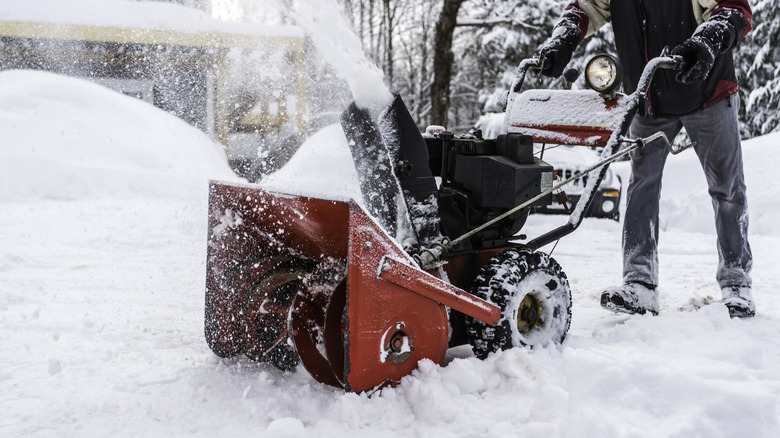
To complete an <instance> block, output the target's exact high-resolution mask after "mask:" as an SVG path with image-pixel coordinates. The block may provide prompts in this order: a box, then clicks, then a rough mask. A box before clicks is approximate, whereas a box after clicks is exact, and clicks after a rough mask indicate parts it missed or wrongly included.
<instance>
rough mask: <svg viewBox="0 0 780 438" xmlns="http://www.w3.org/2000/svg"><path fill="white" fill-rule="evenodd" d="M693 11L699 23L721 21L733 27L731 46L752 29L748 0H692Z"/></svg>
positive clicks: (751, 16)
mask: <svg viewBox="0 0 780 438" xmlns="http://www.w3.org/2000/svg"><path fill="white" fill-rule="evenodd" d="M692 1H693V13H694V15H695V16H696V21H697V22H698V23H699V24H702V23H704V22H705V21H711V20H715V21H721V22H724V23H728V24H729V25H730V26H732V27H733V29H734V32H735V36H736V38H735V39H734V41H732V42H731V44H730V45H729V47H730V48H731V47H733V46H734V45H736V43H737V42H739V41H740V40H741V39H742V38H744V37H745V35H747V34H748V33H749V32H750V31H751V30H753V23H752V20H753V11H752V9H751V8H750V4H749V3H748V0H692Z"/></svg>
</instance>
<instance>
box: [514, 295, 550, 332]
mask: <svg viewBox="0 0 780 438" xmlns="http://www.w3.org/2000/svg"><path fill="white" fill-rule="evenodd" d="M542 310H543V309H542V302H541V301H539V299H538V298H537V297H536V295H534V294H530V293H529V294H527V295H526V296H525V297H523V301H521V302H520V306H519V307H518V309H517V331H518V332H520V334H522V335H527V334H528V333H531V331H533V330H534V329H535V328H537V327H540V326H542V325H543V324H544V321H543V319H542Z"/></svg>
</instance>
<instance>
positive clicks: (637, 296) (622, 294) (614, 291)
mask: <svg viewBox="0 0 780 438" xmlns="http://www.w3.org/2000/svg"><path fill="white" fill-rule="evenodd" d="M601 307H603V308H605V309H607V310H611V311H613V312H622V313H630V314H634V313H638V314H640V315H644V314H645V313H647V312H650V313H652V314H653V315H658V309H659V307H660V304H659V302H658V291H657V290H656V288H655V286H653V285H649V284H645V283H639V282H628V283H626V284H624V285H622V286H616V287H610V288H608V289H606V290H605V291H604V292H602V293H601Z"/></svg>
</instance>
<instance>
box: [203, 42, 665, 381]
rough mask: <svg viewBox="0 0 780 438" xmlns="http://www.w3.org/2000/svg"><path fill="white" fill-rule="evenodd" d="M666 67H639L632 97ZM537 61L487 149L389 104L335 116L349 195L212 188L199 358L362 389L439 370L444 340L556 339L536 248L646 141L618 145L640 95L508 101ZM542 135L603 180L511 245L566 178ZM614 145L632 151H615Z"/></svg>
mask: <svg viewBox="0 0 780 438" xmlns="http://www.w3.org/2000/svg"><path fill="white" fill-rule="evenodd" d="M671 61H672V60H671V59H670V58H658V59H657V60H653V61H651V63H650V64H649V67H648V68H649V70H647V71H646V73H645V74H644V75H643V79H644V85H640V87H641V88H639V90H646V89H647V85H648V84H649V80H650V78H651V77H652V72H653V71H654V70H655V69H656V68H658V67H659V66H671V65H672V62H671ZM535 65H536V64H535V61H534V60H527V61H524V62H523V63H522V64H521V65H520V67H519V69H518V75H517V79H516V82H515V84H514V85H513V88H512V90H511V92H510V94H509V98H508V108H507V115H506V120H505V126H504V132H503V134H502V135H501V136H500V137H499V138H498V139H494V140H488V139H481V138H476V137H474V136H455V135H453V134H451V133H448V132H446V131H443V132H438V133H435V134H432V135H427V136H425V137H423V136H422V135H421V134H420V133H419V131H418V130H417V127H416V125H415V124H414V121H413V120H412V117H411V116H410V115H409V113H408V111H407V110H406V107H405V106H404V105H403V102H402V101H401V100H400V98H398V97H397V96H396V98H395V100H394V101H393V102H392V104H391V105H390V106H389V107H388V108H387V109H386V110H385V111H384V112H383V113H382V115H381V116H380V117H379V120H378V123H377V122H375V121H374V120H373V119H372V117H371V116H370V114H369V112H368V111H367V110H364V109H362V108H359V107H358V106H357V105H355V104H353V105H351V106H350V108H349V109H347V111H345V112H344V114H342V120H341V121H342V128H343V130H344V133H345V135H346V137H347V141H348V144H349V146H350V149H351V152H352V156H353V159H354V161H355V167H356V169H357V170H358V175H359V177H360V184H361V191H362V194H363V199H362V200H345V199H318V198H312V197H306V196H301V195H292V194H283V193H273V192H269V191H266V190H263V189H262V188H261V187H260V186H258V185H250V184H232V183H224V182H216V181H212V182H211V185H210V195H209V218H208V219H209V231H208V255H207V256H208V258H207V276H206V306H205V310H206V314H205V334H206V340H207V342H208V345H209V347H210V348H211V349H212V351H213V352H214V353H215V354H217V355H218V356H220V357H230V356H236V355H240V354H243V355H246V356H248V357H250V358H251V359H254V360H257V361H267V362H270V363H271V364H273V365H275V366H276V367H278V368H280V369H283V370H293V369H295V368H296V367H297V366H298V364H299V363H300V364H302V365H303V366H304V367H305V368H306V370H307V371H308V372H309V373H310V374H311V375H312V376H313V377H314V378H315V379H316V380H318V381H319V382H322V383H325V384H329V385H333V386H337V387H343V388H344V389H346V390H347V391H356V392H360V391H366V390H370V389H372V388H377V387H381V386H383V385H386V384H394V383H396V382H399V381H400V380H401V378H403V377H404V376H406V375H408V374H410V373H411V372H412V371H413V370H414V369H415V368H416V367H417V364H418V362H419V361H420V360H422V359H429V360H432V361H433V362H435V363H437V364H441V363H442V362H443V360H444V357H445V353H446V351H447V349H448V348H449V347H453V346H457V345H463V344H470V345H471V347H472V349H473V351H474V352H475V354H476V355H477V356H478V357H481V358H484V357H486V356H488V355H489V354H490V353H492V352H494V351H498V350H500V349H507V348H512V347H515V346H530V347H533V346H537V345H546V344H550V343H552V344H560V343H561V342H563V339H564V337H565V336H566V333H567V331H568V328H569V324H570V320H571V291H570V289H569V284H568V280H567V278H566V275H565V274H564V273H563V270H562V269H561V267H560V265H559V264H558V263H557V262H556V261H555V260H554V259H552V258H551V257H549V256H548V255H547V254H544V253H542V252H539V251H538V249H539V248H541V247H542V246H544V245H546V244H548V243H550V242H553V241H555V240H557V239H559V238H561V237H562V236H564V235H566V234H568V233H570V232H572V231H573V230H574V229H576V228H577V226H578V225H579V223H580V221H581V220H582V214H581V211H583V210H584V208H587V204H588V203H590V202H591V201H592V200H593V194H594V193H595V189H596V188H597V187H598V184H599V182H600V179H601V178H602V177H603V175H604V173H605V171H606V166H607V165H608V163H609V162H611V161H612V160H615V159H617V157H619V156H621V155H622V154H625V153H626V152H625V150H630V149H632V148H636V147H641V145H642V144H644V142H647V141H651V140H653V139H640V140H633V141H631V140H627V139H625V138H624V137H623V135H625V132H626V131H627V128H628V124H629V123H630V121H631V118H632V117H633V115H634V113H635V112H636V109H637V108H638V106H639V105H640V103H641V101H642V99H643V93H635V94H634V95H631V96H619V95H610V96H606V95H603V94H604V93H602V95H599V93H598V92H595V91H591V90H588V91H576V92H575V91H569V92H567V91H552V90H530V91H526V92H523V93H520V92H519V90H520V85H521V84H522V81H523V78H524V77H525V73H526V70H527V69H528V68H530V67H534V66H535ZM562 102H563V103H565V105H564V107H565V108H566V109H565V110H561V103H562ZM575 107H578V108H579V109H577V108H575ZM550 108H554V109H550ZM534 114H535V116H534ZM588 115H590V116H592V117H590V118H588V117H586V116H588ZM551 140H554V141H555V142H557V143H566V144H572V143H574V144H587V145H600V146H602V147H604V153H603V155H602V156H603V157H604V160H602V162H600V163H599V164H598V165H596V166H594V167H593V168H591V169H589V171H593V170H599V169H601V171H600V172H599V177H598V178H590V179H589V181H588V184H587V186H586V189H585V192H584V193H583V196H582V198H581V199H582V200H584V202H583V201H581V202H579V203H578V206H577V210H575V211H574V212H573V213H572V215H571V217H570V218H569V221H568V222H567V223H566V224H565V225H563V226H561V227H559V228H557V229H554V230H552V231H550V232H548V233H546V234H544V235H542V236H539V237H536V238H534V239H532V240H530V241H526V242H525V243H521V242H522V241H523V240H526V239H525V236H524V235H519V234H518V232H519V231H520V230H521V229H522V226H523V224H524V223H525V219H526V217H527V215H528V211H529V209H530V208H531V207H533V206H537V205H547V204H549V203H551V202H552V193H553V191H554V190H556V189H558V188H560V186H561V185H562V184H563V183H565V182H567V181H564V182H562V183H559V184H557V185H554V181H553V169H552V167H551V166H550V165H548V164H547V163H545V162H544V161H542V160H541V159H539V158H537V157H535V156H534V153H533V151H534V149H533V148H534V141H545V142H547V141H551ZM622 141H629V142H633V146H630V147H628V148H625V149H624V151H621V152H620V153H618V145H619V143H620V142H622ZM434 174H435V175H436V177H439V179H440V181H439V182H437V181H436V179H435V177H434ZM359 201H362V202H359ZM445 236H446V237H445Z"/></svg>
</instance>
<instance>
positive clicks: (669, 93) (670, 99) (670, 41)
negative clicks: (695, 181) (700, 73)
mask: <svg viewBox="0 0 780 438" xmlns="http://www.w3.org/2000/svg"><path fill="white" fill-rule="evenodd" d="M751 18H752V11H751V9H750V5H749V3H748V0H614V1H610V0H572V1H571V2H570V3H569V5H568V6H567V7H566V9H565V10H564V13H563V16H562V19H561V21H562V22H566V24H568V25H572V24H576V26H577V27H579V29H580V31H581V38H584V37H585V36H586V35H589V34H591V33H593V32H595V31H596V30H598V28H600V27H601V26H602V25H603V24H605V23H606V22H607V21H610V22H611V23H612V29H613V31H614V34H615V46H616V48H617V55H618V57H619V58H620V61H621V62H622V64H623V71H624V75H623V89H624V91H625V92H626V93H633V92H634V91H635V90H636V85H637V82H638V81H639V76H640V75H641V73H642V70H643V69H644V66H645V64H646V63H647V61H648V60H649V59H652V58H654V57H657V56H659V55H660V54H661V51H662V50H663V49H664V47H669V49H673V48H675V47H676V46H677V45H679V44H680V43H682V42H683V41H685V40H686V39H688V38H690V37H691V36H692V35H693V34H694V32H695V31H696V29H697V28H698V27H699V26H700V25H702V23H705V22H706V21H708V20H720V21H723V22H724V23H726V24H727V26H726V28H727V29H729V32H730V35H728V36H726V40H725V41H724V44H723V50H721V51H720V52H719V54H717V56H716V58H715V64H714V66H713V68H712V71H711V72H710V74H709V75H708V76H707V78H706V79H704V80H703V81H700V82H696V83H694V84H691V85H683V84H681V83H679V82H677V81H676V80H675V74H676V73H675V72H673V71H669V70H664V71H659V72H657V73H656V75H655V77H654V79H653V81H652V83H651V85H650V91H649V93H648V100H649V114H647V115H650V116H661V115H684V114H689V113H691V112H695V111H699V110H701V109H704V108H707V107H708V106H711V105H713V104H715V103H717V102H718V101H720V100H721V99H723V98H725V97H728V96H730V95H732V94H734V93H736V92H737V91H738V87H737V79H736V74H735V72H734V60H733V58H732V53H731V52H732V50H731V49H733V47H734V46H735V45H736V43H737V42H738V41H739V40H740V39H742V38H743V37H744V36H745V35H746V34H747V33H748V32H749V31H750V30H751V28H752V27H751Z"/></svg>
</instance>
